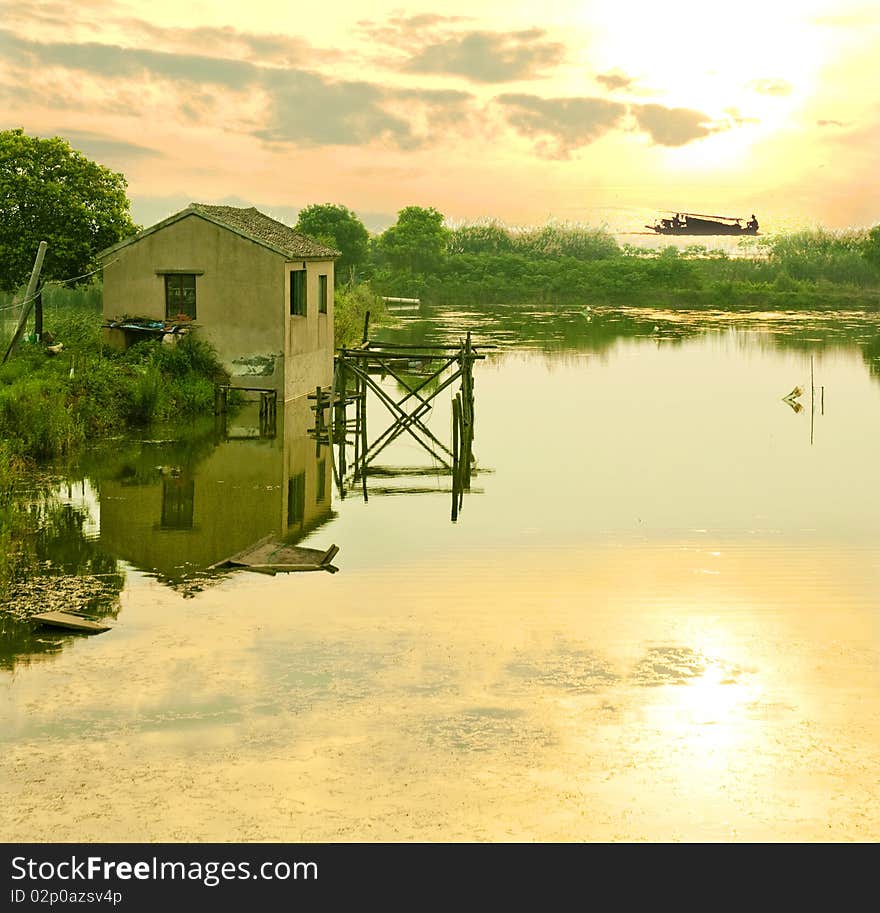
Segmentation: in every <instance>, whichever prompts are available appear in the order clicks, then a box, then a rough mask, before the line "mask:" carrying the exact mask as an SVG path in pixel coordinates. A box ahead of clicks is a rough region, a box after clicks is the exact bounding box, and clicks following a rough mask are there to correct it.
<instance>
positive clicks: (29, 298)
mask: <svg viewBox="0 0 880 913" xmlns="http://www.w3.org/2000/svg"><path fill="white" fill-rule="evenodd" d="M48 246H49V245H48V244H47V243H46V242H45V241H40V246H39V247H38V248H37V257H36V259H35V260H34V268H33V269H32V270H31V278H30V280H29V281H28V286H27V291H26V292H25V293H24V301H23V302H22V306H21V316H20V317H19V318H18V326H17V327H16V328H15V333H13V335H12V339H10V341H9V348H7V349H6V354H5V355H4V356H3V361H2V362H0V364H6V359H7V358H9V356H10V355H11V354H12V350H13V349H14V348H15V347H16V346H17V345H18V342H19V340H20V339H21V336H22V333H24V328H25V326H26V324H27V319H28V317H29V316H30V313H31V306H32V302H33V300H34V293H35V292H36V290H37V282H38V281H39V279H40V270H41V269H42V268H43V259H44V257H45V256H46V248H47V247H48Z"/></svg>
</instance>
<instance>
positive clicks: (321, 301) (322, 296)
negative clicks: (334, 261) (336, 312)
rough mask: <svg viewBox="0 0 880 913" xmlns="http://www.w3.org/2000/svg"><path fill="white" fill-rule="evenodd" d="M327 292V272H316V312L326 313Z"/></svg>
mask: <svg viewBox="0 0 880 913" xmlns="http://www.w3.org/2000/svg"><path fill="white" fill-rule="evenodd" d="M328 300H329V293H328V291H327V273H319V274H318V313H319V314H326V313H327V306H328V305H327V302H328Z"/></svg>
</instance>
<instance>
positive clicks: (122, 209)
mask: <svg viewBox="0 0 880 913" xmlns="http://www.w3.org/2000/svg"><path fill="white" fill-rule="evenodd" d="M127 186H128V185H127V183H126V180H125V178H124V177H123V176H122V175H121V174H117V173H116V172H113V171H110V170H109V169H108V168H105V167H104V166H103V165H98V164H97V163H95V162H92V161H90V160H89V159H87V158H86V157H85V156H84V155H82V153H80V152H77V151H76V150H75V149H71V147H70V145H69V143H67V141H66V140H63V139H61V138H59V137H57V136H56V137H54V138H53V139H41V138H40V137H32V136H26V135H25V133H24V131H23V130H21V129H16V130H3V131H2V132H0V289H2V290H3V291H11V290H12V289H15V288H17V287H18V286H19V285H21V284H22V283H23V282H25V281H26V280H27V278H28V275H29V274H30V271H31V268H32V266H33V262H34V256H35V255H36V252H37V248H38V247H39V244H40V241H47V242H48V249H47V251H46V259H45V261H44V263H43V272H42V275H43V277H44V278H48V279H68V278H73V277H75V276H81V275H82V274H84V273H88V272H90V271H91V270H93V269H94V268H95V266H96V255H97V254H98V252H99V251H101V250H103V249H104V248H105V247H109V246H110V245H112V244H115V243H116V242H117V241H120V240H122V239H123V238H125V237H128V236H129V235H131V234H134V233H135V232H136V231H137V226H135V225H134V223H133V222H132V220H131V214H130V204H129V200H128V197H127V195H126V188H127Z"/></svg>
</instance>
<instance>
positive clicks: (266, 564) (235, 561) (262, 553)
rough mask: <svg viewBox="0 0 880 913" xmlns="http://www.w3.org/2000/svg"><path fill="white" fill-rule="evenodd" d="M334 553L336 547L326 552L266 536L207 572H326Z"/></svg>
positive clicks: (337, 548) (333, 546)
mask: <svg viewBox="0 0 880 913" xmlns="http://www.w3.org/2000/svg"><path fill="white" fill-rule="evenodd" d="M338 551H339V546H338V545H331V546H330V548H328V549H326V550H322V549H318V548H305V547H303V546H297V545H286V544H285V543H283V542H279V541H278V540H277V539H274V538H273V537H271V536H268V537H267V538H265V539H261V540H260V541H259V542H256V543H254V544H253V545H252V546H250V548H246V549H244V550H243V551H240V552H236V554H234V555H230V556H229V557H228V558H224V560H223V561H218V562H217V563H216V564H212V565H211V567H210V570H219V569H222V568H245V569H247V570H254V571H261V572H262V573H266V574H273V573H279V572H282V573H283V572H288V571H323V570H328V569H329V567H330V562H331V561H332V560H333V557H334V556H335V555H336V553H337V552H338Z"/></svg>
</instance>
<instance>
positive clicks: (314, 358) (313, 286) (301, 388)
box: [284, 260, 334, 400]
mask: <svg viewBox="0 0 880 913" xmlns="http://www.w3.org/2000/svg"><path fill="white" fill-rule="evenodd" d="M304 265H305V270H306V313H305V316H302V317H300V316H295V315H292V314H291V313H290V275H289V274H290V272H291V271H292V270H301V269H303V266H304ZM284 268H285V278H284V287H285V292H284V314H285V345H284V351H285V353H286V356H287V378H286V384H285V393H284V398H285V399H287V400H290V399H293V398H295V397H297V396H302V395H303V394H305V393H309V392H313V391H314V389H315V387H318V386H320V387H328V388H329V387H330V385H331V383H332V381H333V352H334V343H333V261H332V260H311V261H310V260H293V261H288V262H287V263H286V264H285V267H284ZM320 275H325V276H327V313H326V314H319V313H318V276H320Z"/></svg>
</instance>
